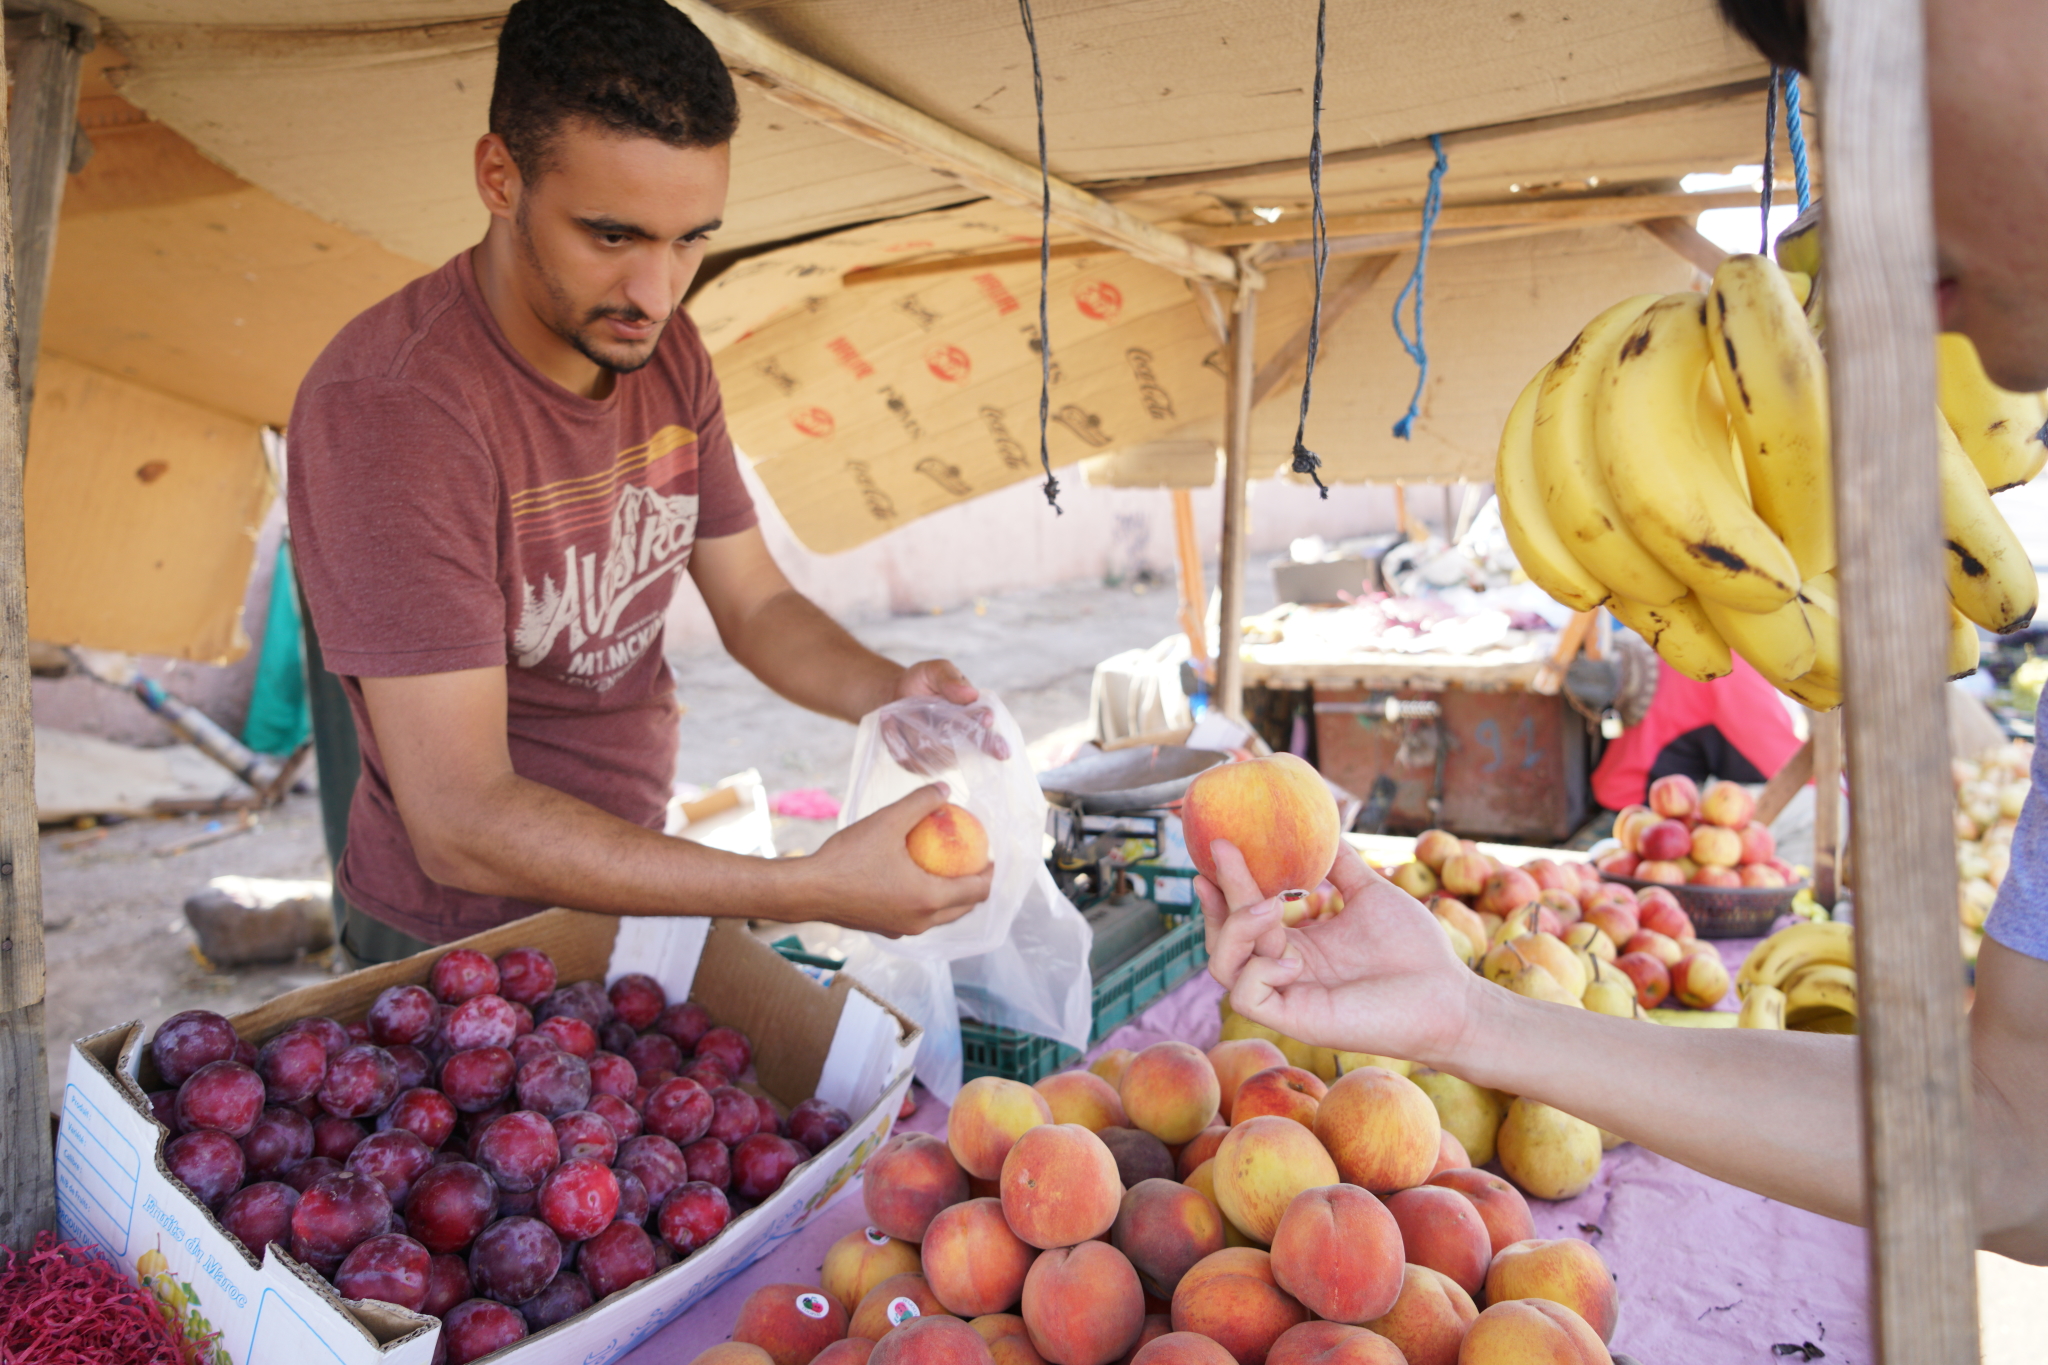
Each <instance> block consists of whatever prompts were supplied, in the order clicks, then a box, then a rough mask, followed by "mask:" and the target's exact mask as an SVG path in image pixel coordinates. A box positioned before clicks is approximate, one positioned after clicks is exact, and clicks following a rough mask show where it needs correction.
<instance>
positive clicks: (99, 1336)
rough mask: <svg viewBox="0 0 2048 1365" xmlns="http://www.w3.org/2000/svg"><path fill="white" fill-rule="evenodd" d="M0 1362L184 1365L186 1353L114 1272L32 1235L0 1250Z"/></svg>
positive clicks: (149, 1302)
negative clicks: (30, 1240) (27, 1243)
mask: <svg viewBox="0 0 2048 1365" xmlns="http://www.w3.org/2000/svg"><path fill="white" fill-rule="evenodd" d="M0 1256H4V1258H5V1259H4V1260H0V1365H188V1362H189V1361H190V1360H191V1359H192V1355H191V1348H190V1347H188V1346H187V1345H186V1344H185V1342H184V1341H183V1340H181V1339H180V1337H179V1336H178V1334H177V1332H176V1330H175V1329H173V1328H172V1326H171V1325H170V1323H169V1322H167V1321H166V1320H165V1318H164V1314H163V1310H162V1309H161V1307H160V1306H159V1305H158V1304H157V1301H156V1300H155V1299H154V1298H152V1297H150V1295H149V1294H148V1293H146V1292H144V1291H143V1290H141V1289H139V1288H137V1287H136V1286H135V1284H134V1283H133V1282H131V1281H130V1280H129V1278H128V1276H127V1275H126V1273H124V1272H123V1271H122V1270H121V1268H120V1267H119V1266H117V1265H114V1264H113V1263H112V1262H110V1261H107V1260H105V1259H103V1258H102V1257H100V1256H99V1255H97V1254H95V1253H93V1252H90V1251H87V1250H86V1249H84V1248H83V1247H79V1246H75V1245H73V1244H71V1243H69V1242H62V1241H59V1240H58V1239H57V1238H56V1237H54V1236H52V1235H51V1234H49V1233H47V1232H39V1233H37V1234H36V1244H35V1250H33V1251H31V1252H29V1253H28V1254H27V1255H23V1254H21V1253H19V1252H16V1251H15V1250H14V1249H13V1248H11V1247H4V1246H0Z"/></svg>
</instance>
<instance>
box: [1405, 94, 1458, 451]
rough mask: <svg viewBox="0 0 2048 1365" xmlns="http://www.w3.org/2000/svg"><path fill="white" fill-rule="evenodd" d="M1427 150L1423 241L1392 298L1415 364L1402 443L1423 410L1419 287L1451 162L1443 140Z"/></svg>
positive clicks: (1424, 360)
mask: <svg viewBox="0 0 2048 1365" xmlns="http://www.w3.org/2000/svg"><path fill="white" fill-rule="evenodd" d="M1429 148H1430V150H1431V151H1433V152H1435V153H1436V164H1435V165H1433V166H1431V167H1430V168H1429V193H1428V194H1427V195H1426V196H1425V197H1424V198H1423V201H1422V240H1421V241H1420V242H1418V243H1417V244H1416V248H1415V271H1414V273H1413V274H1411V275H1409V277H1408V283H1406V284H1404V285H1402V286H1401V292H1400V293H1399V294H1398V295H1396V296H1395V298H1394V335H1395V336H1396V337H1398V338H1400V341H1401V349H1402V350H1404V351H1406V352H1408V358H1409V359H1410V360H1412V361H1414V362H1415V365H1416V375H1415V393H1414V395H1413V396H1412V397H1410V398H1409V400H1408V411H1407V412H1406V413H1404V414H1403V415H1402V417H1401V420H1400V421H1398V422H1396V423H1394V435H1396V436H1398V437H1400V438H1401V439H1402V440H1404V441H1410V440H1413V439H1414V435H1413V433H1414V431H1415V419H1416V418H1417V417H1418V416H1420V415H1421V411H1422V386H1423V385H1424V384H1426V383H1428V382H1429V348H1428V347H1427V346H1426V345H1424V344H1423V340H1422V287H1423V281H1424V279H1425V277H1426V276H1427V274H1428V272H1429V237H1430V234H1431V233H1432V232H1434V231H1435V230H1436V215H1437V213H1438V211H1439V210H1441V209H1442V208H1443V206H1444V172H1445V170H1447V169H1449V167H1450V162H1449V161H1447V160H1445V158H1444V140H1443V138H1442V137H1440V136H1439V135H1437V134H1435V133H1431V134H1430V135H1429ZM1411 294H1412V295H1414V296H1415V303H1414V305H1413V307H1412V309H1411V316H1413V318H1414V319H1415V336H1414V339H1413V340H1410V339H1409V336H1408V331H1407V329H1406V328H1404V327H1402V326H1401V307H1402V305H1403V304H1404V303H1406V302H1407V299H1408V297H1409V295H1411Z"/></svg>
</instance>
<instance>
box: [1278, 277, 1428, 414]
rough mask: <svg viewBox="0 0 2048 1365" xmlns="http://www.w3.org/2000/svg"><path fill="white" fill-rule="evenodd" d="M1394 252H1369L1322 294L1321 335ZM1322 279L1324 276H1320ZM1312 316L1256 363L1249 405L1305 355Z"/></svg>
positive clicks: (1366, 288) (1332, 327)
mask: <svg viewBox="0 0 2048 1365" xmlns="http://www.w3.org/2000/svg"><path fill="white" fill-rule="evenodd" d="M1395 255H1396V253H1394V252H1391V251H1390V252H1387V253H1386V254H1385V255H1381V256H1373V257H1370V258H1368V259H1366V260H1363V261H1360V262H1359V263H1358V264H1357V265H1355V266H1353V267H1352V269H1351V273H1350V274H1349V275H1346V276H1345V277H1344V279H1343V281H1342V282H1341V283H1340V284H1338V286H1337V287H1336V288H1335V289H1332V290H1329V291H1327V292H1326V293H1325V294H1324V295H1323V335H1324V336H1328V335H1330V333H1331V332H1333V331H1335V330H1336V327H1337V323H1338V320H1339V319H1341V318H1342V317H1343V316H1344V315H1345V314H1346V313H1348V312H1350V311H1351V306H1352V305H1353V304H1355V303H1357V302H1358V301H1359V300H1360V299H1362V298H1364V297H1365V296H1366V294H1367V293H1368V292H1370V291H1371V289H1372V287H1373V285H1375V284H1377V283H1378V282H1379V278H1380V276H1382V275H1384V274H1386V273H1387V267H1388V266H1390V265H1392V264H1393V263H1394V258H1395ZM1324 278H1325V279H1326V280H1327V279H1328V277H1327V276H1325V277H1324ZM1314 322H1315V320H1314V319H1313V318H1311V319H1310V320H1309V321H1308V322H1304V323H1302V324H1301V326H1300V327H1297V328H1296V329H1295V331H1294V335H1293V336H1291V337H1289V338H1287V340H1285V341H1283V342H1281V343H1280V349H1279V350H1277V351H1275V352H1273V354H1271V355H1269V356H1267V357H1266V363H1265V364H1263V365H1261V366H1259V373H1258V375H1257V376H1256V377H1255V378H1254V379H1253V380H1252V406H1253V407H1257V406H1258V405H1259V404H1261V403H1263V402H1265V401H1266V400H1267V399H1268V398H1271V397H1272V396H1273V394H1274V393H1275V392H1276V391H1277V390H1278V389H1279V387H1280V385H1281V384H1282V383H1283V382H1284V381H1285V380H1286V379H1287V377H1288V375H1289V374H1291V373H1292V372H1293V370H1294V367H1295V366H1297V365H1299V364H1301V362H1302V359H1303V357H1305V356H1307V355H1308V337H1309V332H1310V330H1311V329H1312V328H1313V326H1314Z"/></svg>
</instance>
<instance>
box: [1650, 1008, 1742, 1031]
mask: <svg viewBox="0 0 2048 1365" xmlns="http://www.w3.org/2000/svg"><path fill="white" fill-rule="evenodd" d="M1644 1017H1645V1018H1647V1019H1648V1020H1649V1021H1650V1022H1651V1023H1653V1024H1672V1025H1675V1026H1677V1027H1678V1028H1734V1027H1735V1024H1736V1019H1735V1016H1734V1015H1732V1014H1730V1013H1729V1012H1728V1011H1726V1010H1677V1009H1655V1010H1649V1011H1647V1012H1646V1013H1645V1016H1644Z"/></svg>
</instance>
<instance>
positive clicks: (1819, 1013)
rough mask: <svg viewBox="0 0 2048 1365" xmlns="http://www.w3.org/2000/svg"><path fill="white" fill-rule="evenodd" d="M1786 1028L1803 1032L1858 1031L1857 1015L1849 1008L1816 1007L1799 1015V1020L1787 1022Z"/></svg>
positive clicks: (1851, 1032) (1850, 1032)
mask: <svg viewBox="0 0 2048 1365" xmlns="http://www.w3.org/2000/svg"><path fill="white" fill-rule="evenodd" d="M1785 1027H1786V1028H1789V1029H1796V1030H1798V1031H1799V1032H1801V1033H1849V1034H1853V1033H1854V1032H1856V1016H1855V1015H1853V1014H1851V1013H1850V1012H1849V1011H1847V1010H1829V1009H1815V1010H1809V1011H1807V1012H1806V1013H1805V1014H1802V1015H1800V1016H1799V1019H1798V1021H1797V1022H1789V1021H1788V1022H1787V1023H1786V1025H1785Z"/></svg>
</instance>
